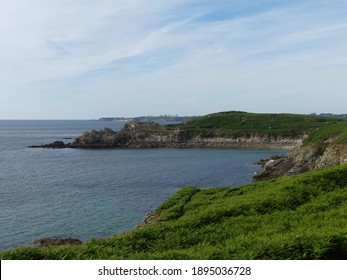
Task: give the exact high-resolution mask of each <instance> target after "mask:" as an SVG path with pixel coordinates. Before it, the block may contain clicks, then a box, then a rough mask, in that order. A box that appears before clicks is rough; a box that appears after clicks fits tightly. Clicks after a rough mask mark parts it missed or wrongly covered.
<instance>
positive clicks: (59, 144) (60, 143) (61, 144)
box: [28, 141, 70, 149]
mask: <svg viewBox="0 0 347 280" xmlns="http://www.w3.org/2000/svg"><path fill="white" fill-rule="evenodd" d="M69 145H70V144H65V143H64V142H63V141H55V142H53V143H50V144H44V145H33V146H28V148H50V149H63V148H67V147H68V146H69Z"/></svg>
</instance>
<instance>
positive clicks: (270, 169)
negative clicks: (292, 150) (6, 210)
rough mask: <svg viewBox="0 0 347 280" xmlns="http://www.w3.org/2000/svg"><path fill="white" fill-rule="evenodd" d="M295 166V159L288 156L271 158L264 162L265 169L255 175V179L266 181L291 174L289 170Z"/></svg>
mask: <svg viewBox="0 0 347 280" xmlns="http://www.w3.org/2000/svg"><path fill="white" fill-rule="evenodd" d="M293 166H294V162H293V159H291V158H288V157H286V156H284V157H279V158H277V159H270V160H269V161H268V162H267V163H265V164H264V171H263V172H261V173H259V174H256V175H254V176H253V180H254V181H264V180H268V179H272V178H278V177H281V176H285V175H289V173H288V171H289V170H291V169H292V168H293Z"/></svg>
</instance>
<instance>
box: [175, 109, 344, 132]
mask: <svg viewBox="0 0 347 280" xmlns="http://www.w3.org/2000/svg"><path fill="white" fill-rule="evenodd" d="M340 122H345V121H344V120H342V119H336V118H331V117H322V116H311V115H310V116H308V115H298V114H255V113H246V112H238V111H230V112H221V113H215V114H210V115H207V116H203V117H199V118H195V119H192V120H190V121H188V122H185V123H183V124H179V125H178V126H179V127H180V128H182V129H184V130H188V131H197V132H201V131H206V130H214V131H220V132H230V131H231V132H233V133H235V134H237V133H238V134H288V135H293V134H294V135H295V134H302V133H303V132H308V131H311V130H313V129H316V128H319V127H322V126H325V125H328V124H333V123H340Z"/></svg>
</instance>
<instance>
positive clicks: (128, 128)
mask: <svg viewBox="0 0 347 280" xmlns="http://www.w3.org/2000/svg"><path fill="white" fill-rule="evenodd" d="M300 143H301V138H300V137H297V136H269V135H257V134H255V135H247V136H242V135H237V134H235V135H232V134H231V135H228V134H225V133H224V134H223V133H218V132H200V133H199V132H191V131H186V130H181V129H180V128H177V127H170V126H163V125H159V124H158V123H155V122H139V121H131V122H129V123H126V124H125V126H124V128H123V129H121V130H120V131H119V132H116V131H113V130H112V129H110V128H104V129H102V130H100V131H96V130H92V131H87V132H85V133H84V134H83V135H81V136H80V137H78V138H76V139H75V140H74V141H73V142H72V143H67V144H65V143H64V142H62V141H56V142H53V143H50V144H44V145H32V146H29V147H30V148H53V149H61V148H85V149H105V148H159V147H165V148H248V149H262V148H264V149H265V148H292V147H295V146H297V145H299V144H300Z"/></svg>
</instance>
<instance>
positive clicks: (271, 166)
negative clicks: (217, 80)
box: [29, 111, 347, 181]
mask: <svg viewBox="0 0 347 280" xmlns="http://www.w3.org/2000/svg"><path fill="white" fill-rule="evenodd" d="M342 132H343V133H342ZM346 143H347V126H346V122H345V121H343V120H341V119H334V118H328V117H316V116H305V115H290V114H252V113H246V112H238V111H237V112H235V111H232V112H222V113H216V114H211V115H207V116H204V117H201V118H196V119H194V120H191V121H188V122H185V123H182V124H179V125H160V124H158V123H155V122H151V121H149V122H142V121H130V122H128V123H126V124H125V125H124V127H123V129H121V130H120V131H114V130H112V129H110V128H104V129H102V130H100V131H96V130H91V131H87V132H85V133H84V134H83V135H81V136H80V137H77V138H76V139H75V140H74V141H73V142H72V143H67V144H66V143H64V142H62V141H56V142H53V143H50V144H45V145H35V146H29V147H31V148H54V149H61V148H79V149H106V148H160V147H163V148H164V147H165V148H232V149H240V148H241V149H271V148H285V149H288V150H289V152H288V153H287V154H286V155H285V156H282V157H274V158H270V159H266V160H262V161H261V162H260V163H259V164H261V165H262V166H263V167H264V170H263V172H262V173H260V174H256V175H255V176H254V180H255V181H259V180H266V179H270V178H276V177H280V176H289V175H293V174H299V173H302V172H305V171H308V170H312V169H316V168H321V167H326V166H332V165H336V164H341V163H345V162H347V145H346Z"/></svg>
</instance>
